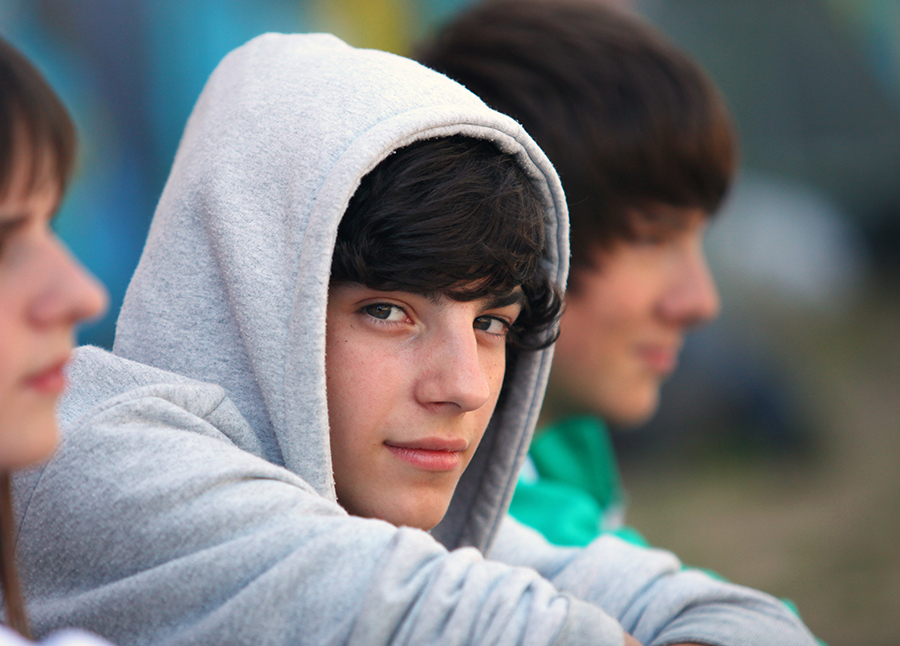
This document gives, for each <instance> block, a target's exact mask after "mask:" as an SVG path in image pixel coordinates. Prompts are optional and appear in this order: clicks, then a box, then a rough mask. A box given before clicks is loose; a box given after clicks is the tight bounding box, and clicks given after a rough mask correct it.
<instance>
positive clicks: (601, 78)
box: [418, 0, 737, 545]
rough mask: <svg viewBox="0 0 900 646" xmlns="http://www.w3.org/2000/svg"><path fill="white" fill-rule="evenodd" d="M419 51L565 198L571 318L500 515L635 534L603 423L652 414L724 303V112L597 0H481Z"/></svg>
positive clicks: (552, 531)
mask: <svg viewBox="0 0 900 646" xmlns="http://www.w3.org/2000/svg"><path fill="white" fill-rule="evenodd" d="M418 58H419V60H420V61H421V62H423V63H425V64H426V65H429V66H431V67H433V68H435V69H437V70H438V71H441V72H443V73H445V74H447V75H448V76H450V77H451V78H453V79H455V80H457V81H459V82H461V83H462V84H463V85H465V86H467V87H468V88H469V89H471V90H472V91H474V92H475V93H476V94H478V95H479V96H480V97H481V98H482V99H483V100H484V101H485V102H486V103H487V104H488V105H489V106H491V107H493V108H495V109H497V110H499V111H501V112H505V113H507V114H509V115H511V116H512V117H514V118H515V119H517V120H518V121H519V122H520V123H522V124H523V125H524V127H525V129H526V130H527V131H528V132H529V134H531V135H532V136H533V137H534V138H535V140H536V141H537V142H538V144H539V145H540V146H541V148H542V149H543V150H544V151H545V152H546V153H547V155H548V156H549V158H550V160H551V161H552V162H553V164H554V166H555V167H556V169H557V170H558V172H559V174H560V177H561V179H562V182H563V187H564V189H565V191H566V196H567V201H568V204H569V210H570V214H571V226H572V233H571V240H572V273H571V275H570V279H569V285H568V294H567V302H566V311H565V313H564V315H563V318H562V325H561V334H560V338H559V341H558V342H557V344H556V353H555V357H554V361H553V368H552V372H551V376H550V384H549V386H548V391H547V397H546V398H545V400H544V407H543V409H542V411H541V418H540V422H539V427H538V433H537V435H536V437H535V440H534V442H533V444H532V448H531V451H530V463H529V464H527V465H526V468H525V470H524V472H523V475H522V478H521V479H520V481H519V485H518V487H517V489H516V494H515V497H514V499H513V503H512V507H511V509H510V511H511V513H512V514H513V516H515V517H516V518H517V519H519V520H521V521H522V522H524V523H525V524H527V525H530V526H532V527H534V528H536V529H538V530H539V531H540V532H541V533H543V534H544V535H545V536H546V537H547V538H548V539H549V540H550V541H551V542H554V543H557V544H561V545H586V544H588V543H589V542H590V541H591V540H592V539H594V538H595V537H596V536H597V535H598V534H600V533H601V532H605V531H614V532H616V533H618V534H620V535H622V536H624V537H626V538H629V539H630V540H633V541H635V542H639V543H640V542H643V541H642V539H641V537H640V536H639V534H637V532H634V531H633V530H630V529H628V528H625V527H623V524H622V517H623V505H624V494H623V491H622V485H621V482H620V477H619V473H618V469H617V466H616V460H615V456H614V453H613V448H612V443H611V441H610V438H609V432H608V430H607V427H606V422H607V421H608V422H613V423H615V424H617V425H626V426H628V425H635V424H639V423H641V422H644V421H646V420H647V419H648V418H650V417H651V416H652V415H653V413H654V412H655V411H656V409H657V406H658V402H659V390H660V387H661V385H662V383H663V381H665V379H666V378H668V377H669V375H670V374H671V373H672V372H673V371H674V370H675V367H676V365H677V362H678V355H679V351H680V349H681V346H682V343H683V341H684V337H685V335H686V333H687V332H688V330H690V329H691V328H693V327H695V326H697V325H699V324H701V323H704V322H707V321H710V320H711V319H713V318H715V316H716V315H717V314H718V311H719V297H718V293H717V291H716V287H715V284H714V283H713V279H712V277H711V275H710V272H709V269H708V267H707V263H706V258H705V257H704V252H703V246H702V245H703V236H704V233H705V231H706V227H707V224H708V221H709V219H710V218H711V217H712V215H713V214H714V213H715V211H716V210H717V209H718V208H719V206H720V204H721V203H722V200H723V198H724V196H725V194H726V192H727V190H728V188H729V185H730V184H731V182H732V180H733V178H734V175H735V171H736V167H737V142H736V136H735V133H734V128H733V125H732V121H731V117H730V115H729V113H728V109H727V107H726V106H725V104H724V101H723V99H722V97H721V96H720V94H719V93H718V91H717V90H716V88H715V87H714V86H713V84H712V82H711V81H710V79H709V78H708V77H707V76H706V74H705V73H704V72H703V71H702V70H701V69H700V67H699V66H698V65H697V64H696V63H695V62H694V61H693V60H691V59H690V58H689V57H688V56H687V55H686V54H684V53H683V52H681V51H680V50H678V49H677V48H676V47H675V46H674V45H672V44H671V43H669V42H668V41H667V40H666V39H665V38H664V37H663V36H662V35H661V34H659V33H658V32H657V31H656V30H655V29H654V28H652V27H651V26H650V25H649V24H647V23H646V22H645V21H643V20H642V19H639V18H638V17H636V16H634V15H631V14H628V13H625V12H623V11H621V10H619V9H614V8H612V7H609V6H605V5H604V4H602V3H600V2H590V1H578V0H564V1H561V2H559V1H553V2H538V1H528V0H526V1H522V0H494V1H490V2H486V3H484V4H481V5H478V6H476V7H474V8H472V9H471V10H469V11H468V12H466V13H464V14H462V15H461V16H460V17H459V18H457V19H456V20H455V21H453V22H452V23H451V24H449V25H447V26H446V27H445V28H444V29H443V30H442V31H441V32H440V33H439V34H438V35H437V37H436V38H435V39H434V41H433V42H432V43H430V44H427V45H425V46H424V47H423V48H421V50H420V52H419V54H418Z"/></svg>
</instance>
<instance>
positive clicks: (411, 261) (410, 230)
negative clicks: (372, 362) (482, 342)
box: [331, 136, 562, 350]
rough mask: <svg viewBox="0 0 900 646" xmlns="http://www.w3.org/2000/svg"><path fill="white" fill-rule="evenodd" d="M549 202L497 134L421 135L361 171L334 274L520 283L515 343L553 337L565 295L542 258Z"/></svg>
mask: <svg viewBox="0 0 900 646" xmlns="http://www.w3.org/2000/svg"><path fill="white" fill-rule="evenodd" d="M544 208H545V207H544V202H543V200H542V199H541V196H540V194H539V193H538V190H537V189H536V188H535V186H534V185H533V184H532V182H531V180H529V178H528V177H527V176H526V174H525V171H524V170H523V169H522V167H521V166H520V165H519V164H518V163H517V162H516V160H515V158H514V157H513V156H512V155H509V154H506V153H502V152H500V151H499V150H498V149H497V148H496V147H495V146H494V145H493V144H491V143H490V142H488V141H484V140H480V139H473V138H468V137H462V136H454V137H444V138H440V139H427V140H423V141H418V142H416V143H413V144H411V145H409V146H406V147H404V148H401V149H399V150H396V151H395V152H394V153H393V154H391V155H390V156H389V157H388V158H387V159H385V160H384V161H382V162H381V163H380V164H379V165H378V166H376V167H375V169H374V170H372V171H371V172H370V173H368V174H367V175H366V176H365V177H364V178H363V179H362V182H361V183H360V185H359V188H358V189H357V191H356V193H355V194H354V195H353V198H352V199H351V200H350V204H349V206H348V207H347V211H346V213H345V214H344V217H343V219H342V220H341V224H340V226H339V228H338V235H337V242H336V243H335V249H334V257H333V259H332V264H331V282H332V283H342V282H355V283H360V284H362V285H365V286H367V287H370V288H372V289H377V290H382V291H405V292H413V293H420V294H428V293H442V294H446V295H448V296H450V297H451V298H453V299H456V300H461V301H465V300H474V299H477V298H483V297H485V296H502V295H506V294H508V293H510V292H512V291H513V290H514V289H515V288H516V287H521V288H522V291H523V292H524V295H525V306H524V307H523V309H522V313H521V314H520V315H519V317H518V319H517V320H516V322H515V324H514V325H513V327H512V329H511V334H510V343H511V344H512V345H513V347H516V348H520V349H527V350H531V349H539V348H543V347H546V346H548V345H550V344H551V343H552V342H553V341H554V340H555V339H556V322H557V319H558V318H559V313H560V308H561V300H562V299H561V294H560V290H559V289H558V288H557V287H556V285H555V284H554V283H553V282H552V281H551V280H550V279H549V277H548V275H547V273H546V271H545V269H544V267H543V264H542V262H541V261H542V259H544V258H545V257H546V254H547V248H546V234H545V215H544Z"/></svg>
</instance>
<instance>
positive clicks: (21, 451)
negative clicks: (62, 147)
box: [0, 146, 106, 470]
mask: <svg viewBox="0 0 900 646" xmlns="http://www.w3.org/2000/svg"><path fill="white" fill-rule="evenodd" d="M18 148H19V150H18V151H17V155H16V156H15V159H16V160H17V161H18V162H19V163H16V164H13V177H12V178H11V181H10V184H9V188H8V190H7V192H6V195H4V196H3V197H2V198H0V411H2V416H0V469H3V470H8V469H15V468H19V467H24V466H28V465H31V464H34V463H36V462H39V461H41V460H43V459H45V458H47V457H48V456H49V455H50V453H51V452H52V451H53V449H54V448H55V446H56V442H57V434H58V430H57V423H56V415H55V407H56V402H57V399H58V398H59V395H60V394H61V393H62V390H63V388H64V386H65V376H64V374H63V367H64V365H65V363H66V362H67V361H68V359H69V357H70V355H71V352H72V348H73V347H74V342H75V335H74V330H75V325H76V324H77V323H79V322H80V321H83V320H85V319H89V318H92V317H96V316H98V315H100V314H101V313H102V312H103V310H104V309H105V307H106V293H105V291H104V290H103V288H102V287H101V286H100V284H99V283H98V282H97V281H96V280H94V279H93V278H92V277H90V276H89V275H88V274H87V273H86V272H85V271H84V269H82V268H81V266H80V265H79V264H78V263H77V262H76V261H75V260H74V259H73V258H72V256H71V255H70V254H69V252H68V251H67V250H66V249H65V247H64V246H63V245H62V243H61V242H60V241H59V239H58V238H57V237H56V235H55V233H54V232H53V230H52V228H51V221H52V218H53V215H54V214H55V212H56V209H57V206H58V204H59V198H60V194H59V186H58V183H57V181H56V180H55V178H53V177H52V176H51V174H50V173H49V172H45V173H44V174H42V176H40V177H39V178H38V181H37V182H36V183H35V186H34V187H30V188H29V186H28V181H27V180H28V177H27V170H28V169H30V167H31V160H30V156H31V154H32V153H31V151H29V150H23V149H22V146H18Z"/></svg>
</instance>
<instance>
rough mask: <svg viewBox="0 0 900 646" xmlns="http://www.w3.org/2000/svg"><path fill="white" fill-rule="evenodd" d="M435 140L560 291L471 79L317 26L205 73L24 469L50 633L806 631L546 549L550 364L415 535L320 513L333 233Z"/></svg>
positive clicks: (40, 600)
mask: <svg viewBox="0 0 900 646" xmlns="http://www.w3.org/2000/svg"><path fill="white" fill-rule="evenodd" d="M451 134H464V135H468V136H472V137H479V138H484V139H489V140H491V141H493V142H494V143H495V144H496V145H497V146H498V147H500V148H501V149H503V150H505V151H508V152H511V153H513V154H515V155H516V157H517V159H518V160H519V161H520V163H521V164H522V166H523V168H524V169H525V170H526V171H527V173H528V174H529V176H530V177H532V178H533V180H534V182H535V184H536V186H537V187H538V188H539V190H540V191H541V193H542V195H543V196H544V199H545V201H546V210H547V219H548V236H549V240H550V254H549V255H550V257H549V258H548V260H547V263H548V269H549V271H550V274H551V276H552V277H553V278H554V279H555V280H556V281H557V282H558V283H559V284H560V285H562V284H563V283H564V280H565V275H566V269H567V252H568V241H567V233H566V231H567V228H566V225H567V221H566V215H565V206H564V196H563V194H562V191H561V189H560V185H559V182H558V179H557V177H556V175H555V173H554V171H553V169H552V168H551V166H550V164H549V163H548V162H547V160H546V158H545V157H544V155H543V154H542V153H541V151H540V150H539V149H538V148H537V147H536V146H535V144H534V143H533V142H532V141H531V140H530V139H529V138H528V136H527V135H526V134H525V133H524V132H523V131H522V129H521V127H520V126H519V125H518V124H516V123H515V122H514V121H512V120H511V119H509V118H507V117H505V116H503V115H500V114H498V113H496V112H493V111H491V110H489V109H487V108H486V107H485V106H484V105H483V104H482V103H481V102H480V101H479V100H478V99H477V98H476V97H475V96H474V95H472V94H470V93H469V92H467V91H466V90H464V89H463V88H462V87H461V86H459V85H457V84H455V83H453V82H452V81H449V80H448V79H446V78H445V77H443V76H441V75H438V74H436V73H433V72H431V71H429V70H427V69H425V68H423V67H421V66H419V65H417V64H416V63H413V62H412V61H409V60H406V59H403V58H400V57H397V56H393V55H391V54H386V53H383V52H375V51H366V50H357V49H353V48H351V47H348V46H347V45H345V44H344V43H342V42H340V41H339V40H337V39H336V38H334V37H331V36H326V35H308V36H283V35H272V34H270V35H266V36H263V37H260V38H257V39H255V40H253V41H251V42H250V43H248V44H247V45H245V46H244V47H242V48H240V49H238V50H236V51H235V52H233V53H232V54H230V55H229V56H228V57H226V59H225V60H224V61H223V62H222V63H221V64H220V66H219V67H218V69H217V70H216V71H215V72H214V73H213V75H212V77H211V78H210V80H209V82H208V84H207V86H206V88H205V89H204V91H203V94H202V95H201V97H200V99H199V101H198V102H197V105H196V107H195V109H194V112H193V114H192V116H191V118H190V120H189V122H188V125H187V128H186V130H185V133H184V137H183V139H182V141H181V145H180V148H179V151H178V154H177V156H176V159H175V162H174V166H173V169H172V173H171V176H170V178H169V181H168V183H167V185H166V188H165V190H164V192H163V195H162V198H161V200H160V203H159V207H158V209H157V212H156V215H155V217H154V220H153V224H152V227H151V230H150V234H149V238H148V241H147V245H146V248H145V249H144V253H143V256H142V258H141V261H140V265H139V266H138V269H137V271H136V273H135V276H134V278H133V280H132V282H131V285H130V287H129V289H128V293H127V296H126V299H125V304H124V306H123V309H122V313H121V316H120V319H119V327H118V331H117V335H116V343H115V348H114V353H112V354H110V353H106V352H104V351H101V350H98V349H96V348H82V349H80V350H79V351H78V354H77V357H76V360H75V362H74V364H73V365H72V367H71V370H70V388H69V390H68V392H67V394H66V396H65V399H64V402H63V404H62V407H61V410H60V418H61V422H62V425H63V428H64V437H63V441H62V443H61V446H60V449H59V450H58V452H57V453H56V455H55V456H54V458H53V459H52V460H51V461H50V462H49V463H48V464H47V465H45V466H44V467H43V468H41V469H36V470H33V471H30V472H27V473H25V474H22V475H21V476H19V477H18V478H17V481H16V494H17V503H18V511H19V516H20V534H19V544H18V550H19V556H20V559H21V565H22V575H23V578H24V580H25V591H26V596H27V598H28V600H29V608H30V611H31V613H32V616H33V619H34V622H35V624H36V626H37V628H38V631H39V632H40V633H46V632H48V631H49V630H51V629H54V628H57V627H60V626H71V625H74V626H80V627H84V628H87V629H90V630H93V631H96V632H98V633H100V634H102V635H104V636H106V637H108V638H109V639H111V640H113V641H114V642H117V643H119V644H120V645H122V646H124V645H126V644H127V645H130V644H254V645H256V644H296V643H303V644H314V645H319V644H351V645H365V646H372V645H379V644H415V645H421V644H430V643H433V644H437V643H440V644H446V645H454V644H460V645H462V644H498V645H500V644H529V645H531V644H533V645H543V644H560V645H562V644H596V645H598V646H619V645H620V644H621V643H622V626H624V627H625V629H627V630H628V631H629V632H633V633H634V634H635V635H636V637H637V638H638V639H640V640H641V641H642V642H643V643H644V644H645V645H647V646H649V645H650V644H669V643H675V642H678V641H698V642H702V643H709V644H722V645H725V644H731V645H734V646H739V645H745V644H760V645H762V644H766V645H768V644H776V643H777V644H785V645H787V644H811V643H812V640H811V638H810V637H809V634H808V632H807V631H806V630H805V628H803V627H802V625H800V624H799V622H797V621H796V619H794V618H793V617H791V616H790V615H789V614H788V613H787V612H785V611H784V609H783V608H782V606H781V604H779V603H778V602H777V601H776V600H774V599H772V598H770V597H767V596H765V595H762V594H758V593H755V592H752V591H749V590H746V589H743V588H739V587H737V586H730V585H726V584H721V583H717V582H714V581H712V580H711V579H708V578H706V577H705V576H703V575H699V574H696V573H682V572H680V568H679V563H678V561H677V560H676V559H675V558H674V557H672V556H671V555H670V554H667V553H665V552H660V551H652V550H642V549H638V548H634V547H631V546H628V545H626V544H624V543H621V542H620V541H618V540H616V539H614V538H601V539H599V540H598V541H596V542H595V543H594V544H593V545H591V546H590V547H588V548H587V549H584V550H572V549H558V548H553V547H551V546H549V545H548V544H546V543H545V542H543V541H542V540H541V539H540V538H539V537H537V536H536V535H534V534H532V533H530V532H529V531H528V530H526V529H524V528H522V527H521V526H517V525H515V524H514V523H512V522H511V521H507V520H505V512H506V507H507V504H508V501H509V498H510V495H511V492H512V489H513V487H514V484H515V480H516V474H517V472H518V469H519V466H520V465H521V462H522V460H523V458H524V456H525V453H526V451H527V447H528V443H529V440H530V435H531V430H532V428H533V426H534V423H535V420H536V416H537V412H538V409H539V407H540V403H541V398H542V396H543V390H544V385H545V381H546V377H547V370H548V367H549V361H550V356H551V353H550V352H549V351H544V352H538V353H531V354H527V355H525V356H524V358H523V360H521V361H519V362H518V364H517V366H516V372H515V374H514V375H512V379H511V381H510V384H509V386H508V387H509V388H510V389H511V391H510V392H509V395H508V396H507V397H506V398H505V402H506V404H505V405H504V406H503V407H502V408H500V409H498V410H497V411H496V413H495V415H494V417H493V419H492V421H491V424H490V426H489V429H488V431H487V433H486V434H485V438H484V440H483V442H482V444H481V446H480V447H479V449H478V451H477V452H476V455H475V457H474V459H473V461H472V463H471V465H470V467H469V469H468V470H467V471H466V473H465V474H464V476H463V478H462V480H461V481H460V484H459V486H458V488H457V490H456V492H455V494H454V497H453V500H452V502H451V506H450V511H449V512H448V514H447V516H446V518H445V519H444V521H443V522H442V523H441V524H440V525H439V526H438V527H437V528H435V530H433V532H432V533H431V534H429V533H426V532H423V531H420V530H416V529H410V528H397V527H395V526H393V525H390V524H389V523H386V522H383V521H378V520H371V519H363V518H358V517H353V516H349V515H348V514H347V513H346V512H345V511H344V510H343V509H342V508H341V507H340V506H339V505H338V504H337V502H336V499H335V492H334V481H333V478H332V469H331V455H330V448H329V447H330V443H329V437H328V414H327V407H326V396H325V372H324V371H325V363H324V358H325V357H324V353H325V344H324V330H325V305H326V299H327V290H328V279H329V269H330V263H331V252H332V247H333V243H334V238H335V232H336V229H337V225H338V222H339V221H340V218H341V216H342V214H343V212H344V210H345V208H346V206H347V203H348V201H349V199H350V197H351V196H352V194H353V192H354V191H355V189H356V188H357V186H358V184H359V181H360V179H361V177H362V176H363V175H365V174H366V173H367V172H368V171H369V170H371V169H372V168H373V167H374V166H375V165H377V164H378V163H379V162H380V161H381V160H382V159H384V158H385V157H386V156H387V155H389V154H390V153H391V152H392V151H393V150H395V149H397V148H399V147H401V146H404V145H406V144H408V143H410V142H412V141H415V140H418V139H423V138H429V137H437V136H445V135H451ZM495 544H496V546H495ZM492 548H493V558H491V559H486V557H485V554H490V553H491V550H492ZM504 560H505V561H508V562H510V563H514V564H516V565H518V566H530V567H514V566H511V565H507V564H505V563H502V562H501V561H504ZM538 573H540V574H541V575H543V577H542V576H540V575H539V574H538ZM620 622H621V623H620Z"/></svg>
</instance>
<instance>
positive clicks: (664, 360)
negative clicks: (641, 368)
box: [638, 344, 680, 375]
mask: <svg viewBox="0 0 900 646" xmlns="http://www.w3.org/2000/svg"><path fill="white" fill-rule="evenodd" d="M679 350H680V347H679V346H669V345H652V344H648V345H644V346H642V347H640V348H639V350H638V354H639V355H640V357H641V359H642V360H643V361H644V362H645V363H646V364H647V365H648V366H649V367H650V369H651V370H653V371H654V372H657V373H659V374H660V375H669V374H671V373H672V372H673V371H674V370H675V368H676V367H677V365H678V353H679Z"/></svg>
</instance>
